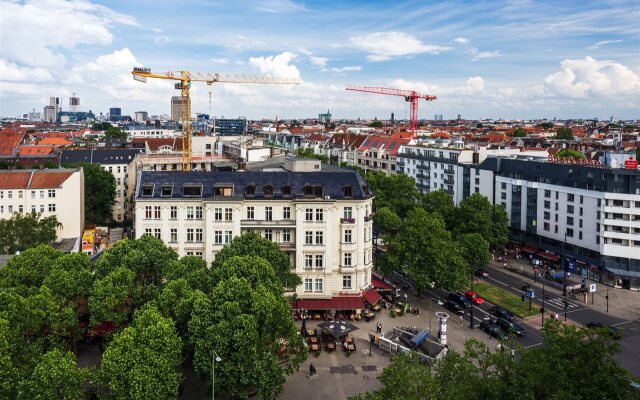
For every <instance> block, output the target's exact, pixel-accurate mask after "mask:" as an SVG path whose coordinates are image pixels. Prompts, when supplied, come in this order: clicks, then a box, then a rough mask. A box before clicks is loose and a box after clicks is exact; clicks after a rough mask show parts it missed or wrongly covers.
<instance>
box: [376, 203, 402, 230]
mask: <svg viewBox="0 0 640 400" xmlns="http://www.w3.org/2000/svg"><path fill="white" fill-rule="evenodd" d="M373 224H374V225H375V226H376V228H377V230H378V232H380V233H381V234H383V235H386V234H392V233H395V232H396V231H397V230H398V229H399V228H400V226H401V225H402V220H401V219H400V217H398V214H396V213H395V212H393V211H391V210H390V209H389V208H387V207H382V208H380V209H378V210H377V211H376V213H375V214H374V215H373Z"/></svg>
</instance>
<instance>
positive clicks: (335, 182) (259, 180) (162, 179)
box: [136, 169, 372, 200]
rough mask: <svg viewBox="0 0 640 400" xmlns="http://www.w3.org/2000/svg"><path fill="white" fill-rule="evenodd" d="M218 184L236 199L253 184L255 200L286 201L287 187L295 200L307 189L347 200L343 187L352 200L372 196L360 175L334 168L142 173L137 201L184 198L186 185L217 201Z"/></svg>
mask: <svg viewBox="0 0 640 400" xmlns="http://www.w3.org/2000/svg"><path fill="white" fill-rule="evenodd" d="M216 185H226V186H228V185H232V186H233V190H234V196H236V197H238V196H239V197H242V196H244V195H245V187H247V186H250V185H253V186H254V187H255V196H251V198H256V199H265V198H275V199H277V198H286V197H285V196H283V194H282V188H283V187H284V186H290V187H291V194H292V197H293V198H304V197H305V195H304V188H305V186H321V187H322V188H323V193H322V195H323V196H330V197H331V199H343V198H345V197H344V194H343V190H342V188H343V187H344V186H351V187H352V197H351V198H352V199H354V200H363V199H366V198H369V197H371V196H372V194H371V192H370V191H369V188H368V186H367V183H366V182H365V181H364V179H363V178H362V176H360V174H359V173H357V172H355V171H351V170H347V169H333V170H331V171H318V172H291V171H278V172H273V171H264V172H263V171H243V172H219V171H218V172H205V171H200V172H181V171H171V172H167V171H141V172H140V175H139V184H138V185H137V187H136V198H138V199H139V198H158V199H160V198H166V199H169V198H174V199H175V198H182V197H183V196H182V189H183V187H184V186H202V198H213V197H214V187H216ZM149 186H151V187H153V195H152V196H142V188H143V187H149ZM162 186H172V187H173V189H172V194H171V196H162V195H161V193H162V189H161V188H162ZM264 186H272V188H273V196H270V197H265V196H264V192H263V187H264Z"/></svg>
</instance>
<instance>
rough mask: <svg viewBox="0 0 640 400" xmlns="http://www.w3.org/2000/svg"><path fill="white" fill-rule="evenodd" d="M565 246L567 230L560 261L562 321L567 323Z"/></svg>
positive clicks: (565, 235)
mask: <svg viewBox="0 0 640 400" xmlns="http://www.w3.org/2000/svg"><path fill="white" fill-rule="evenodd" d="M566 244H567V229H566V228H565V230H564V242H562V257H561V258H560V261H561V262H562V271H563V272H564V274H563V275H564V277H563V279H562V295H563V296H564V321H565V322H567V267H566V266H565V260H564V248H565V245H566Z"/></svg>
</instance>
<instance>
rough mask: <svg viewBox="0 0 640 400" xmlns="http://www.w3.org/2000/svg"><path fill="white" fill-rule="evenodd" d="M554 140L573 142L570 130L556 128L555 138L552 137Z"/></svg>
mask: <svg viewBox="0 0 640 400" xmlns="http://www.w3.org/2000/svg"><path fill="white" fill-rule="evenodd" d="M554 139H560V140H573V130H571V128H567V127H561V128H558V130H557V131H556V136H555V137H554Z"/></svg>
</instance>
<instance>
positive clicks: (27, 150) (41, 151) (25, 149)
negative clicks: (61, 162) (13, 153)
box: [18, 145, 53, 157]
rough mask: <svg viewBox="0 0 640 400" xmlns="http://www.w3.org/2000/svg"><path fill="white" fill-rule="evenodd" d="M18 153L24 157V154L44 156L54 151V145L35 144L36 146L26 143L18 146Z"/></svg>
mask: <svg viewBox="0 0 640 400" xmlns="http://www.w3.org/2000/svg"><path fill="white" fill-rule="evenodd" d="M18 153H19V154H20V156H22V157H24V156H42V155H47V154H51V153H53V147H52V146H41V145H35V146H27V145H25V146H20V147H18Z"/></svg>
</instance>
